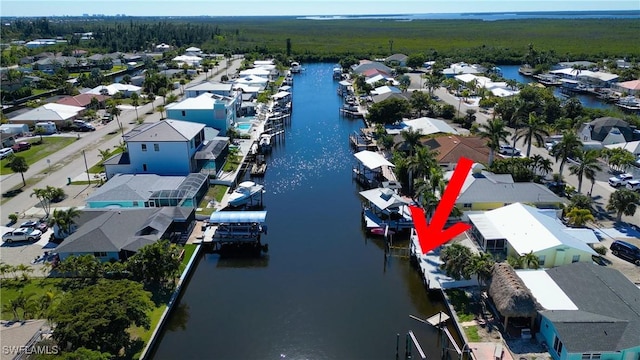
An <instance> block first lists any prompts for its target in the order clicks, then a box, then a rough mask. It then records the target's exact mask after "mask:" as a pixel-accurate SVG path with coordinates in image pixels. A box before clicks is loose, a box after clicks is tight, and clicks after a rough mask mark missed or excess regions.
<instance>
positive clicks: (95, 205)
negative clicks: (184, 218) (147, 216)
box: [86, 173, 209, 209]
mask: <svg viewBox="0 0 640 360" xmlns="http://www.w3.org/2000/svg"><path fill="white" fill-rule="evenodd" d="M208 189H209V177H208V175H207V174H202V173H191V174H189V175H187V176H160V175H155V174H137V175H136V174H116V175H114V176H113V177H112V178H111V179H109V181H107V182H106V183H104V184H103V185H102V186H100V188H99V189H98V190H96V191H95V192H94V193H92V194H91V195H90V196H89V197H88V198H87V199H86V204H87V207H88V208H90V209H99V208H110V209H112V208H117V209H119V208H145V207H162V206H187V207H197V206H198V203H199V202H200V200H202V198H203V197H204V195H205V194H206V192H207V190H208Z"/></svg>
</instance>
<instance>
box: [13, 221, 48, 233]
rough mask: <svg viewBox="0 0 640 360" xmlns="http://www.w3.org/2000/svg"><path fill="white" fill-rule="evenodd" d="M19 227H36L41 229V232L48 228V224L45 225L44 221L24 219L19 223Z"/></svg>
mask: <svg viewBox="0 0 640 360" xmlns="http://www.w3.org/2000/svg"><path fill="white" fill-rule="evenodd" d="M20 227H21V228H27V229H37V230H40V231H42V233H44V232H45V231H47V230H48V229H49V225H47V223H46V222H44V221H25V222H23V223H22V224H20Z"/></svg>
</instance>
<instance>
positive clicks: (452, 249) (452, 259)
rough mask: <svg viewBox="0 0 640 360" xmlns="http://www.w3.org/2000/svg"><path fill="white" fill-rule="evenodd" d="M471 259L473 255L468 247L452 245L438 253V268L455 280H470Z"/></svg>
mask: <svg viewBox="0 0 640 360" xmlns="http://www.w3.org/2000/svg"><path fill="white" fill-rule="evenodd" d="M472 257H473V254H472V252H471V250H470V249H469V248H468V247H466V246H464V245H461V244H458V243H454V244H451V245H448V246H445V247H444V248H443V249H442V250H441V251H440V260H442V265H440V267H441V268H442V269H443V270H444V271H445V273H446V274H447V275H449V276H451V277H452V278H454V279H455V280H460V279H463V278H464V279H470V278H471V274H472V273H473V272H472V270H471V266H470V264H471V258H472Z"/></svg>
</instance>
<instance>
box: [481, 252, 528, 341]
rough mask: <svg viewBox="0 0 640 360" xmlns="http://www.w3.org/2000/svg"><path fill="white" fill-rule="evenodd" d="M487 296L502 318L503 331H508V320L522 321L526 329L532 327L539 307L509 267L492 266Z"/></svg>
mask: <svg viewBox="0 0 640 360" xmlns="http://www.w3.org/2000/svg"><path fill="white" fill-rule="evenodd" d="M488 295H489V296H490V297H491V300H493V304H494V305H495V307H496V310H498V312H499V313H500V316H502V317H504V321H503V326H504V328H505V329H507V330H508V329H509V319H512V321H513V320H519V321H522V320H524V321H525V326H526V327H527V328H531V327H533V324H534V321H535V318H536V315H537V311H538V309H539V308H540V305H539V304H538V303H537V302H536V298H535V297H534V296H533V294H532V293H531V291H530V290H529V289H528V288H527V287H526V286H524V284H523V282H522V280H521V279H520V278H519V277H518V276H517V275H516V273H515V271H514V270H513V268H512V267H511V265H509V264H508V263H506V262H501V263H497V264H495V265H494V266H493V270H492V271H491V280H490V283H489V289H488Z"/></svg>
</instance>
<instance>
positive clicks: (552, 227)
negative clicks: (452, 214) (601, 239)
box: [469, 203, 598, 268]
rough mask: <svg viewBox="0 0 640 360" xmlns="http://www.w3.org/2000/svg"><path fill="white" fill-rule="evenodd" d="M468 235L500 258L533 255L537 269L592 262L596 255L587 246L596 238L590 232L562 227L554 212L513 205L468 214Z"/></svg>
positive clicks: (589, 230)
mask: <svg viewBox="0 0 640 360" xmlns="http://www.w3.org/2000/svg"><path fill="white" fill-rule="evenodd" d="M469 220H470V221H471V224H472V229H471V235H472V237H473V238H474V239H475V241H476V242H477V243H478V244H479V245H480V246H481V247H482V249H483V250H484V251H487V252H491V253H494V254H497V255H502V256H518V255H519V256H522V255H525V254H529V253H533V254H534V255H536V256H537V257H538V262H539V265H540V267H543V268H551V267H556V266H560V265H565V264H571V263H575V262H591V261H592V260H591V256H592V255H597V254H596V252H595V251H594V250H593V249H592V248H591V247H590V246H589V245H588V244H592V243H597V242H598V238H597V237H596V235H595V233H594V232H593V230H591V229H574V228H569V227H566V226H564V224H562V222H560V220H559V219H558V218H557V217H556V216H555V212H549V211H544V210H540V209H537V208H535V207H532V206H529V205H524V204H521V203H515V204H511V205H508V206H504V207H501V208H499V209H495V210H491V211H486V212H484V213H479V214H469Z"/></svg>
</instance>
